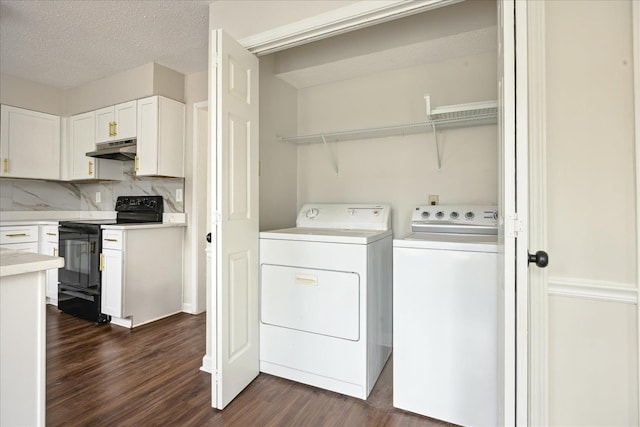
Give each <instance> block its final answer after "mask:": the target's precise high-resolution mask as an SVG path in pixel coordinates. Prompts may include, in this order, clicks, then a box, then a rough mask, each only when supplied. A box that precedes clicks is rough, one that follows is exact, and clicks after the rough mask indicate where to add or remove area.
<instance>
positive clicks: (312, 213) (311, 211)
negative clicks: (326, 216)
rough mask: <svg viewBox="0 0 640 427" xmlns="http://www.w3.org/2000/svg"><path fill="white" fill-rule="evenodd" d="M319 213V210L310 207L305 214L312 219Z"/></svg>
mask: <svg viewBox="0 0 640 427" xmlns="http://www.w3.org/2000/svg"><path fill="white" fill-rule="evenodd" d="M319 213H320V210H319V209H318V208H311V209H309V210H308V211H307V213H306V214H305V215H306V217H307V218H309V219H313V218H315V217H317V216H318V214H319Z"/></svg>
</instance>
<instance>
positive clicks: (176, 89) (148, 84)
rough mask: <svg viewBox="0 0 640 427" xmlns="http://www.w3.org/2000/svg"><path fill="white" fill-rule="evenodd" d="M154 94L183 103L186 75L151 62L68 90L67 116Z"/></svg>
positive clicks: (66, 98) (66, 96) (66, 93)
mask: <svg viewBox="0 0 640 427" xmlns="http://www.w3.org/2000/svg"><path fill="white" fill-rule="evenodd" d="M152 95H163V96H166V97H168V98H172V99H175V100H176V101H180V102H183V101H184V76H183V75H182V74H179V73H177V72H175V71H173V70H170V69H168V68H166V67H163V66H161V65H158V64H156V63H153V62H150V63H148V64H145V65H142V66H140V67H136V68H133V69H131V70H127V71H123V72H121V73H118V74H114V75H113V76H109V77H105V78H104V79H100V80H96V81H94V82H90V83H87V84H84V85H82V86H78V87H75V88H71V89H68V90H67V91H66V92H65V104H66V106H65V113H66V115H69V116H71V115H74V114H79V113H83V112H86V111H91V110H96V109H98V108H102V107H108V106H110V105H115V104H119V103H121V102H126V101H131V100H133V99H140V98H144V97H147V96H152Z"/></svg>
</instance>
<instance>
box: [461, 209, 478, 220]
mask: <svg viewBox="0 0 640 427" xmlns="http://www.w3.org/2000/svg"><path fill="white" fill-rule="evenodd" d="M464 217H465V218H466V219H473V218H475V217H476V214H474V213H473V212H471V211H469V212H467V213H466V214H464Z"/></svg>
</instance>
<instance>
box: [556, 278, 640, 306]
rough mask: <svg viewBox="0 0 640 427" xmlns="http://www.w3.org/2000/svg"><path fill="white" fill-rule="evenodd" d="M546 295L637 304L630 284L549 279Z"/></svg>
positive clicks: (634, 287)
mask: <svg viewBox="0 0 640 427" xmlns="http://www.w3.org/2000/svg"><path fill="white" fill-rule="evenodd" d="M548 293H549V295H554V296H563V297H571V298H583V299H590V300H597V301H609V302H620V303H625V304H638V288H637V287H636V286H635V285H634V284H632V283H629V284H626V283H616V282H605V281H597V280H587V279H576V278H564V277H550V278H549V281H548Z"/></svg>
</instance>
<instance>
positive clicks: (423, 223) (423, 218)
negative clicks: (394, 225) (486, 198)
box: [411, 205, 498, 234]
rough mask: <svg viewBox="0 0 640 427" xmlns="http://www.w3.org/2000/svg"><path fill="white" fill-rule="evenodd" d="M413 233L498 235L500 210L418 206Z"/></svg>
mask: <svg viewBox="0 0 640 427" xmlns="http://www.w3.org/2000/svg"><path fill="white" fill-rule="evenodd" d="M411 231H418V232H426V233H451V234H498V209H497V207H496V206H490V205H426V206H417V207H416V208H415V209H414V211H413V214H412V216H411Z"/></svg>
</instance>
